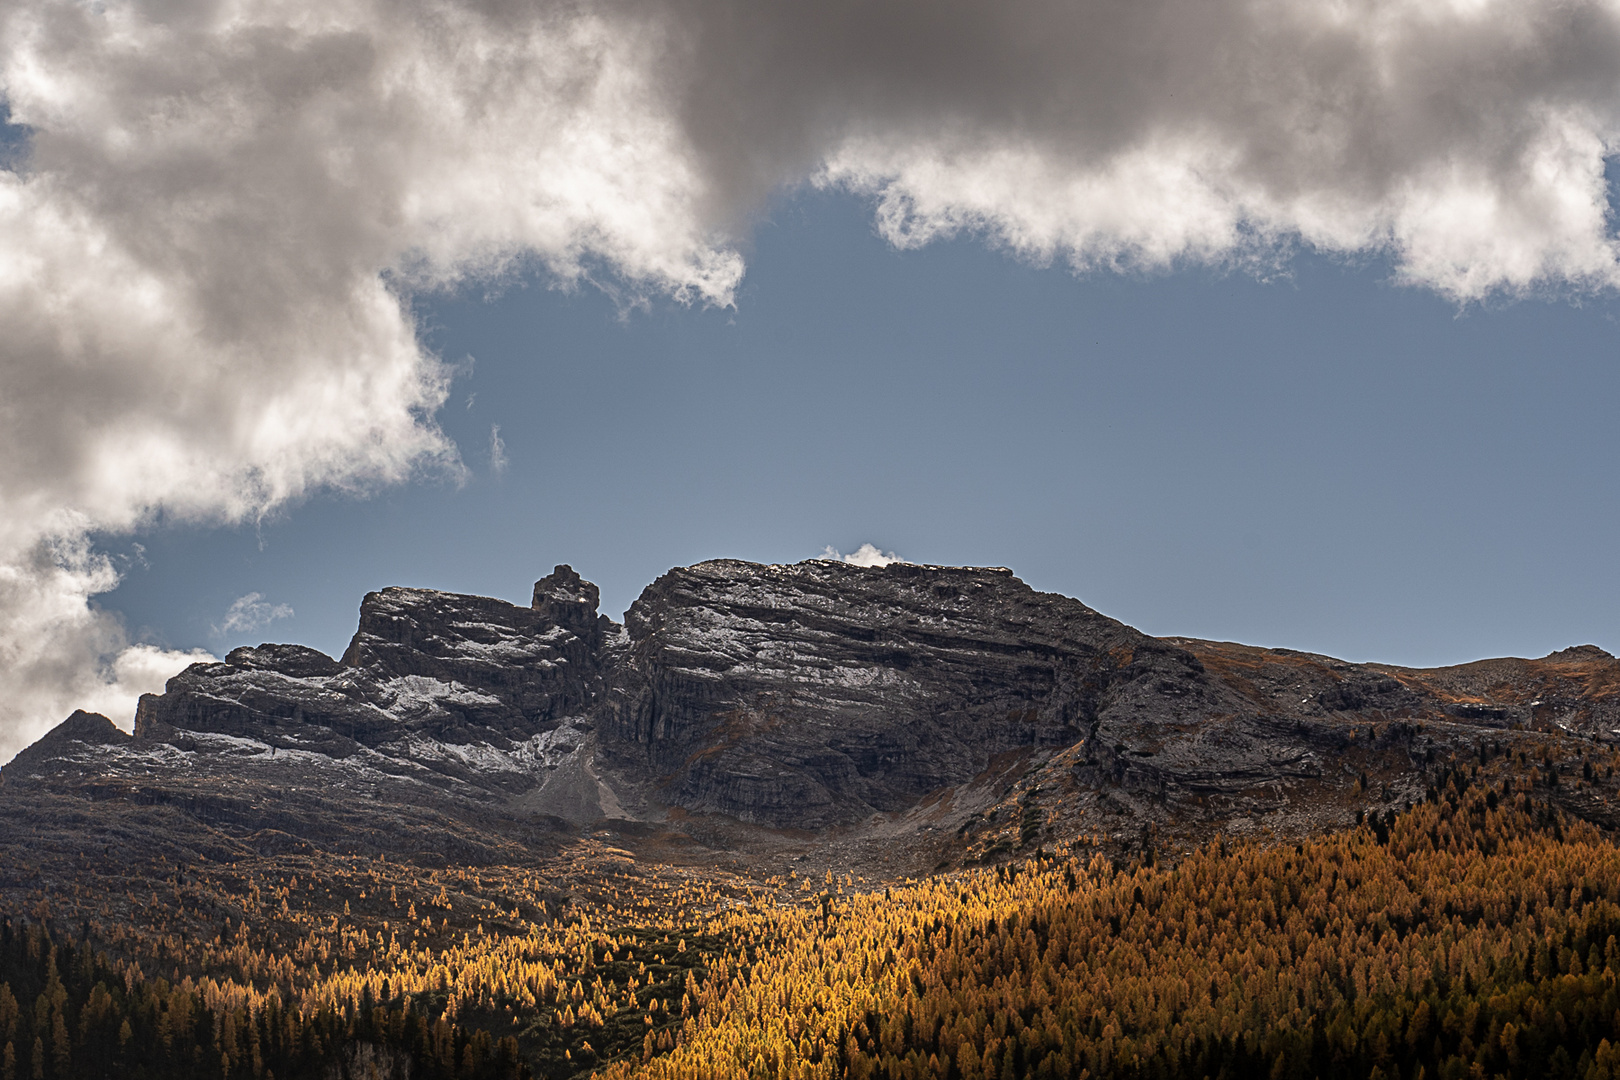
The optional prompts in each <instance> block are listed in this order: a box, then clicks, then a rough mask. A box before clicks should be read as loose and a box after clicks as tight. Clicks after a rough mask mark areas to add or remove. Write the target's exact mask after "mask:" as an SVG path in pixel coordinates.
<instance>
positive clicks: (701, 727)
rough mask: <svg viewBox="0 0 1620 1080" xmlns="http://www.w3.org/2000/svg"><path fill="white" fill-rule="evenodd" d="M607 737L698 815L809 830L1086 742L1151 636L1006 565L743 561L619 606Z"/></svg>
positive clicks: (678, 578)
mask: <svg viewBox="0 0 1620 1080" xmlns="http://www.w3.org/2000/svg"><path fill="white" fill-rule="evenodd" d="M626 629H627V631H628V635H629V647H628V650H627V652H626V654H625V657H624V660H623V662H622V663H621V664H619V665H618V666H617V667H616V669H615V671H614V675H613V688H614V693H613V694H612V695H611V696H610V697H609V699H608V703H607V707H606V708H605V709H604V723H603V725H602V728H603V733H604V736H611V737H612V739H613V740H615V744H614V746H613V749H614V750H615V751H616V752H618V753H620V754H621V755H622V756H624V757H627V758H630V759H632V760H639V761H640V762H642V763H645V764H646V765H647V766H648V767H649V768H650V769H651V770H652V771H653V772H654V773H655V774H657V775H658V777H659V779H660V782H662V783H664V784H666V785H667V787H668V790H669V792H670V795H669V797H670V798H671V799H672V800H673V801H675V802H677V803H678V804H680V805H682V806H683V807H685V808H687V809H690V810H696V811H712V812H719V813H724V814H730V815H733V816H736V817H739V818H741V819H743V820H746V821H752V822H757V823H761V824H771V825H777V826H801V827H809V828H817V827H821V826H825V825H829V824H833V823H837V822H840V821H848V820H854V819H858V818H862V817H865V816H868V815H870V814H871V813H872V812H873V811H874V810H876V811H894V810H900V809H904V808H905V807H907V806H909V805H911V804H912V803H914V802H916V801H917V800H918V799H920V798H922V797H923V796H925V795H927V794H928V793H929V792H931V791H935V790H937V789H939V788H942V787H946V786H948V785H952V784H959V783H963V782H965V781H967V780H970V779H972V778H973V777H974V776H975V775H977V774H978V773H980V772H982V771H983V770H984V769H985V768H987V767H988V766H989V764H990V761H991V759H992V758H994V757H995V756H996V755H997V754H1000V753H1004V752H1006V751H1009V750H1015V749H1020V748H1026V747H1053V746H1064V745H1068V744H1070V743H1074V742H1076V741H1078V740H1080V739H1082V738H1084V737H1085V736H1086V735H1087V734H1088V733H1089V731H1090V728H1091V726H1092V725H1093V724H1094V723H1095V722H1096V720H1097V715H1098V708H1099V705H1100V703H1101V702H1102V700H1103V699H1104V697H1105V695H1106V693H1107V691H1108V690H1109V688H1110V687H1111V686H1112V685H1114V684H1115V683H1116V682H1117V680H1118V679H1119V678H1120V677H1121V673H1122V672H1123V671H1126V670H1128V669H1129V668H1130V667H1131V665H1132V663H1133V656H1134V654H1135V653H1136V652H1137V651H1138V650H1141V649H1142V648H1143V646H1144V645H1148V644H1150V639H1148V638H1146V637H1145V636H1144V635H1142V634H1140V633H1138V632H1137V631H1135V630H1132V629H1131V628H1129V627H1127V626H1125V625H1123V624H1122V623H1119V622H1116V621H1114V620H1113V619H1109V618H1106V617H1104V616H1102V615H1099V614H1097V613H1096V612H1095V611H1092V610H1091V609H1090V608H1088V607H1086V606H1085V605H1084V604H1081V603H1079V602H1078V601H1075V600H1070V599H1068V598H1067V597H1062V596H1055V595H1045V594H1040V593H1036V592H1034V591H1033V590H1031V589H1030V588H1029V587H1028V586H1027V585H1025V584H1024V583H1023V582H1021V581H1019V580H1018V579H1017V578H1015V577H1013V576H1012V574H1011V572H1009V571H1007V570H1001V569H973V568H960V567H923V566H912V565H906V564H894V565H890V566H887V567H882V568H878V567H869V568H862V567H854V566H849V565H846V564H843V563H838V562H832V561H821V560H818V561H813V562H807V563H799V564H796V565H792V566H758V565H754V564H751V563H744V562H736V561H729V560H727V561H716V562H707V563H701V564H699V565H697V566H693V567H690V568H686V569H680V570H673V571H671V572H670V573H668V574H665V575H664V576H663V577H661V578H659V579H658V581H656V582H654V583H653V584H652V585H651V586H650V587H649V588H648V589H647V590H646V591H645V592H644V593H643V594H642V596H641V598H640V599H639V600H638V601H637V602H636V603H635V605H634V606H633V607H632V608H631V609H630V611H629V613H628V615H627V616H626Z"/></svg>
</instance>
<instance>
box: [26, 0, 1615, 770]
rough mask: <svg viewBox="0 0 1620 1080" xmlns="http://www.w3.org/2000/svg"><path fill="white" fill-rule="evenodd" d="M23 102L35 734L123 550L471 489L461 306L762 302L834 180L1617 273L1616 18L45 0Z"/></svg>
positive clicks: (1407, 271)
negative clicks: (758, 293) (547, 301)
mask: <svg viewBox="0 0 1620 1080" xmlns="http://www.w3.org/2000/svg"><path fill="white" fill-rule="evenodd" d="M0 93H3V95H4V98H5V100H6V103H7V104H8V106H9V109H10V122H11V125H12V126H8V127H6V128H4V138H3V140H0V141H3V142H4V144H5V148H6V150H5V154H4V155H3V156H4V163H3V165H0V586H3V587H0V594H3V596H0V658H13V657H21V658H23V659H22V661H21V666H17V665H16V664H9V663H8V664H6V665H4V666H0V672H3V674H0V754H3V753H5V752H6V751H5V748H6V747H7V746H14V745H15V744H16V740H17V739H18V738H20V737H22V736H20V735H17V734H16V733H17V732H24V731H34V730H37V729H38V728H39V725H40V724H42V723H44V722H46V720H48V719H51V718H50V717H48V716H46V715H45V714H44V713H43V712H42V711H41V710H56V711H57V712H58V713H60V710H61V709H62V708H63V707H64V706H67V705H72V704H76V703H78V702H77V699H74V698H73V695H72V694H70V693H69V692H68V690H67V689H63V690H62V691H61V693H57V692H56V691H51V692H50V693H45V694H44V696H40V694H41V693H43V691H39V690H38V688H39V687H41V686H43V685H44V684H43V683H42V682H39V681H38V680H40V679H43V678H44V677H45V676H44V674H43V673H44V672H46V671H47V669H51V670H57V671H58V677H59V685H60V686H61V687H63V688H73V687H77V688H81V689H82V688H84V687H95V686H108V687H112V686H117V685H120V684H119V683H118V681H117V680H118V679H119V678H121V676H120V675H119V671H120V670H121V669H120V668H119V658H120V657H121V656H122V655H123V654H124V653H125V651H126V650H128V649H130V648H132V646H131V645H130V644H129V643H128V642H127V641H126V640H124V639H122V638H121V636H120V633H121V632H120V631H119V630H118V628H117V626H116V624H115V623H113V622H110V621H108V620H106V619H105V618H102V617H100V616H98V615H96V614H95V611H94V609H93V607H92V606H91V604H90V601H91V598H92V597H94V596H95V595H96V594H98V593H100V592H105V591H106V590H107V589H109V588H111V587H112V586H113V584H115V583H116V574H115V573H113V572H112V571H111V569H110V568H109V567H108V566H107V565H106V564H105V563H97V562H96V561H95V560H94V558H93V557H92V556H91V555H90V554H89V553H88V549H86V548H84V546H83V541H84V538H85V537H86V536H89V535H92V534H96V533H100V534H110V533H118V532H129V531H131V530H135V529H139V528H141V527H143V526H145V525H147V524H149V523H150V522H152V521H153V520H154V519H155V518H156V516H158V515H159V514H161V515H162V516H163V517H164V519H166V520H187V521H193V522H203V523H207V522H238V521H244V520H253V519H256V518H258V517H260V516H262V515H264V514H266V513H268V512H270V511H271V510H273V509H275V508H276V507H279V506H283V505H286V504H288V503H289V502H293V501H296V500H298V499H300V498H303V497H304V496H306V495H307V494H309V493H310V492H312V491H315V490H319V489H336V490H341V491H355V492H365V491H368V490H371V489H373V488H375V487H377V486H379V485H384V484H391V483H397V482H400V481H405V480H408V479H410V478H411V477H413V476H415V475H417V474H419V473H422V472H424V471H427V472H439V473H445V472H449V473H457V472H459V471H461V470H462V468H463V467H462V465H461V462H460V459H459V456H458V454H457V451H456V449H455V448H454V447H453V446H452V445H451V444H450V443H449V441H448V440H447V439H446V438H445V436H444V435H443V433H442V432H441V431H440V430H439V428H438V427H437V425H436V423H435V421H434V417H435V415H436V413H437V411H438V410H439V408H440V407H441V406H442V405H443V404H444V402H445V400H446V395H447V393H448V385H449V380H450V375H451V373H450V371H449V369H448V368H447V366H446V365H444V364H443V363H441V362H440V360H439V358H438V357H436V356H433V355H432V354H430V353H429V352H427V351H426V350H425V349H424V348H423V346H422V344H421V341H420V338H419V336H418V333H417V327H416V323H415V320H414V318H413V316H412V311H411V300H412V297H413V296H416V295H419V294H421V293H423V292H424V291H432V290H436V289H444V288H451V287H455V286H456V285H457V284H458V283H462V282H467V281H469V280H484V281H491V280H495V279H499V278H501V277H502V276H503V275H506V274H509V273H512V272H515V271H541V272H543V273H546V274H549V275H550V276H551V279H552V281H553V282H555V283H557V284H559V285H563V286H567V285H569V284H571V283H576V282H584V281H592V282H596V283H599V284H602V285H603V286H604V287H607V288H610V289H612V290H613V291H615V292H616V293H617V294H618V295H620V296H621V297H622V298H624V299H625V300H627V301H629V302H634V301H636V300H637V299H639V298H642V297H646V296H652V295H663V296H671V297H675V298H678V299H679V300H681V301H683V302H689V303H697V304H716V305H726V304H729V303H731V302H732V299H733V297H734V296H735V294H736V289H737V286H738V283H739V281H740V279H741V275H742V272H743V261H742V258H741V255H740V254H739V250H740V245H741V244H742V243H743V242H744V241H745V239H746V236H747V233H748V229H749V226H750V223H751V222H752V221H754V220H755V219H756V218H757V217H758V215H759V214H761V213H762V212H763V209H764V208H765V206H766V203H767V201H768V199H769V198H770V197H771V196H772V194H773V193H775V192H779V191H782V190H784V189H790V188H792V187H794V186H797V185H803V184H807V183H810V184H819V185H823V186H830V187H837V188H841V189H846V190H852V191H856V192H860V193H863V194H864V195H865V196H866V197H868V198H869V199H870V200H871V203H872V206H873V207H874V211H875V223H876V227H877V228H878V229H879V231H880V232H881V233H882V234H883V235H884V236H886V237H887V238H888V239H889V240H890V241H891V242H893V243H894V244H896V245H899V246H901V247H914V246H918V245H922V244H926V243H929V242H931V241H933V240H935V239H938V238H940V237H945V236H953V235H971V236H976V237H979V238H981V239H983V240H984V241H986V242H988V243H991V244H994V245H997V246H1000V247H1002V248H1004V249H1006V250H1008V251H1009V252H1012V253H1014V254H1016V255H1018V256H1019V257H1023V258H1027V259H1031V260H1035V261H1038V262H1057V263H1066V264H1069V265H1072V266H1073V267H1075V268H1077V269H1079V270H1082V271H1090V270H1097V269H1108V268H1117V267H1125V268H1134V269H1145V270H1155V269H1160V268H1167V267H1173V266H1177V265H1181V264H1185V263H1189V262H1203V263H1209V264H1214V265H1223V266H1241V265H1246V264H1258V265H1262V266H1269V265H1272V264H1273V263H1274V262H1275V261H1276V260H1277V259H1279V258H1281V257H1284V256H1285V255H1286V253H1287V251H1289V250H1290V249H1291V248H1292V247H1294V246H1297V245H1307V246H1310V247H1314V248H1318V249H1321V250H1324V251H1328V252H1339V253H1346V254H1351V255H1369V254H1370V255H1378V256H1382V257H1386V258H1387V259H1388V260H1389V261H1390V263H1391V265H1393V266H1394V268H1395V273H1396V274H1397V276H1398V277H1399V278H1400V279H1401V280H1404V281H1406V282H1408V283H1411V284H1414V285H1419V286H1423V287H1427V288H1431V289H1435V290H1438V291H1440V292H1441V293H1443V294H1445V295H1447V296H1449V297H1453V298H1455V299H1457V300H1459V301H1467V300H1472V299H1479V298H1483V297H1487V296H1491V295H1516V294H1520V293H1524V292H1528V291H1536V290H1556V291H1580V290H1586V289H1597V288H1611V287H1613V286H1614V285H1615V283H1616V279H1617V271H1616V244H1615V240H1614V236H1613V228H1612V225H1613V222H1612V221H1611V220H1610V215H1609V206H1608V202H1607V194H1608V189H1607V186H1606V184H1605V181H1604V172H1603V169H1604V162H1605V158H1606V155H1608V154H1610V153H1611V151H1612V150H1613V149H1614V148H1615V147H1616V146H1617V144H1620V120H1617V114H1620V11H1617V9H1616V6H1615V5H1614V4H1613V3H1612V2H1607V0H1602V2H1600V0H1540V2H1537V0H1341V2H1338V3H1332V4H1328V3H1320V4H1314V3H1313V4H1298V3H1289V2H1284V0H1143V2H1141V3H1110V4H1103V3H1072V2H1069V0H1010V2H1006V3H992V2H988V0H822V2H818V3H814V4H760V3H755V2H751V0H567V2H563V0H536V2H533V3H512V2H507V0H390V2H388V3H383V2H381V0H322V2H320V3H316V2H315V0H274V2H269V0H166V2H162V3H136V2H133V0H108V2H106V3H96V4H62V3H57V2H55V0H13V2H11V3H9V4H7V5H5V6H4V7H0ZM19 132H22V133H25V136H26V147H25V149H19V148H18V143H19V139H20V138H22V137H23V136H22V135H19V134H18V133H19ZM494 449H495V443H494V440H493V438H492V450H494ZM494 458H495V455H494V454H493V453H492V459H494ZM64 553H66V554H64ZM40 597H48V598H49V602H43V601H42V603H44V606H43V607H42V608H41V609H40V611H39V612H31V611H28V610H24V609H23V608H21V607H18V606H16V605H20V604H26V603H29V602H32V600H31V599H30V598H40ZM42 634H43V635H45V636H44V637H39V636H38V635H42ZM51 635H60V637H59V638H58V637H52V636H51ZM51 642H56V644H54V645H52V644H51ZM51 649H56V650H57V652H56V653H55V654H53V655H54V656H55V659H51V658H50V657H49V656H47V654H48V653H50V650H51ZM130 655H131V656H132V657H145V659H143V660H142V663H146V661H147V660H150V659H151V658H150V656H148V655H147V654H146V653H139V654H136V653H131V654H130ZM171 661H172V664H180V663H182V662H183V661H184V657H180V656H174V657H171ZM52 665H55V667H54V668H52ZM87 680H88V681H87ZM98 680H99V682H98ZM31 688H32V689H31ZM36 691H38V692H36ZM77 692H78V691H77V690H75V691H74V693H77ZM56 718H58V719H59V718H60V716H59V715H58V716H56Z"/></svg>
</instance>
